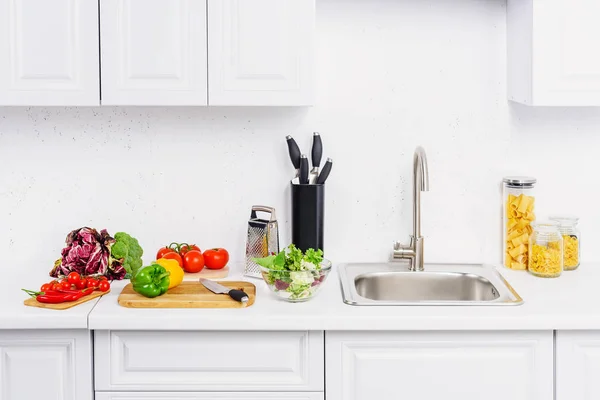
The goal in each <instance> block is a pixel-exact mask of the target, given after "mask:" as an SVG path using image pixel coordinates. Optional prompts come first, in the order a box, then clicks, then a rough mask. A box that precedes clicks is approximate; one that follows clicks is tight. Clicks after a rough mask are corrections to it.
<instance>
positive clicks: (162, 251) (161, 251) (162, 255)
mask: <svg viewBox="0 0 600 400" xmlns="http://www.w3.org/2000/svg"><path fill="white" fill-rule="evenodd" d="M168 253H175V250H173V249H172V248H170V247H161V248H160V249H159V250H158V253H156V259H157V260H158V259H160V258H165V254H168Z"/></svg>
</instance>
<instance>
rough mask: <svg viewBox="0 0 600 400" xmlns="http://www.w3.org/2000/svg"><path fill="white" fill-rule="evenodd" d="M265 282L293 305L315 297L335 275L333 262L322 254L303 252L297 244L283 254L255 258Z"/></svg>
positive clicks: (320, 252)
mask: <svg viewBox="0 0 600 400" xmlns="http://www.w3.org/2000/svg"><path fill="white" fill-rule="evenodd" d="M254 262H255V263H257V264H258V265H259V266H260V271H261V274H262V277H263V279H264V280H265V282H266V283H267V286H269V288H270V289H271V291H272V292H273V293H274V294H275V295H277V297H279V298H282V299H285V300H287V301H291V302H299V301H306V300H309V299H311V298H312V297H314V296H315V295H316V294H317V292H318V291H319V289H320V288H321V286H322V285H323V283H324V282H325V279H326V278H327V275H328V274H329V272H330V271H331V262H330V261H329V260H326V259H324V258H323V251H322V250H320V249H319V250H315V249H307V250H306V252H302V250H300V249H299V248H297V247H296V246H294V245H293V244H291V245H289V246H288V247H287V248H285V249H283V250H282V251H281V252H280V253H279V254H276V255H271V256H268V257H263V258H255V259H254Z"/></svg>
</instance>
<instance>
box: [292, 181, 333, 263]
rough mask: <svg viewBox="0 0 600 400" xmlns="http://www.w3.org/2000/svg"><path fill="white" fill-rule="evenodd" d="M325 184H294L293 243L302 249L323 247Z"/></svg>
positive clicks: (322, 248)
mask: <svg viewBox="0 0 600 400" xmlns="http://www.w3.org/2000/svg"><path fill="white" fill-rule="evenodd" d="M324 210H325V185H294V184H292V243H293V244H295V245H296V247H298V248H299V249H300V250H302V251H306V250H307V249H310V248H312V249H315V250H318V249H321V250H323V251H325V249H324V247H323V224H324V219H325V211H324Z"/></svg>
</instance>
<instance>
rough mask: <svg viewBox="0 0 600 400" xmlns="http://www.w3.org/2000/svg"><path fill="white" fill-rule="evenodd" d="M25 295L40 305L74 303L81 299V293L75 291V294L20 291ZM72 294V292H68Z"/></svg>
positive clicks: (49, 291)
mask: <svg viewBox="0 0 600 400" xmlns="http://www.w3.org/2000/svg"><path fill="white" fill-rule="evenodd" d="M22 290H23V291H24V292H25V293H27V294H28V295H30V296H31V297H33V298H35V299H36V300H37V301H39V302H40V303H50V304H58V303H65V302H67V301H75V300H78V299H80V298H82V297H83V293H81V292H79V291H75V293H65V292H63V291H53V290H48V291H47V292H35V291H33V290H26V289H22ZM69 292H73V291H69Z"/></svg>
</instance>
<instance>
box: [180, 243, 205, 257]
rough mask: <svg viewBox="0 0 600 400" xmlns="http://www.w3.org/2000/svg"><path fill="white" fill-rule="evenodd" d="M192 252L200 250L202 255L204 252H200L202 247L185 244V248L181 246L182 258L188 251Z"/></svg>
mask: <svg viewBox="0 0 600 400" xmlns="http://www.w3.org/2000/svg"><path fill="white" fill-rule="evenodd" d="M192 250H198V251H199V252H200V253H202V250H200V247H198V246H196V245H195V244H192V245H189V244H187V243H186V244H184V245H183V246H181V248H180V249H179V255H180V256H181V257H183V256H185V253H187V252H188V251H192Z"/></svg>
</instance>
